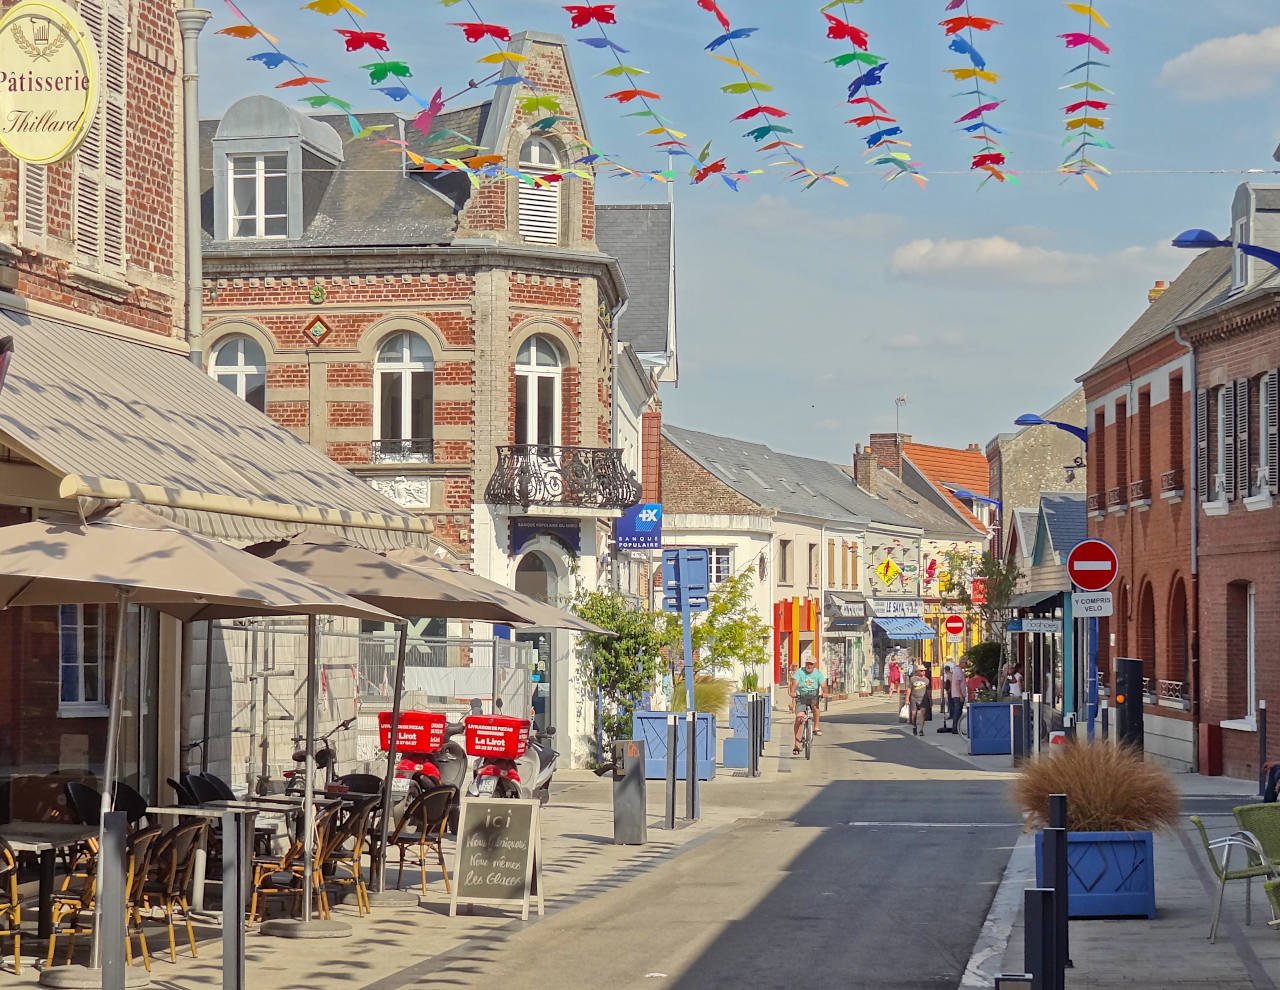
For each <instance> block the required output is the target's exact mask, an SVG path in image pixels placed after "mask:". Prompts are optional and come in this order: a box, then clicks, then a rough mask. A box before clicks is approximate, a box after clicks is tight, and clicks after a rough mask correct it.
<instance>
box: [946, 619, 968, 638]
mask: <svg viewBox="0 0 1280 990" xmlns="http://www.w3.org/2000/svg"><path fill="white" fill-rule="evenodd" d="M943 628H944V629H946V630H947V635H948V636H962V635H964V616H963V615H948V616H947V621H946V622H944V623H943Z"/></svg>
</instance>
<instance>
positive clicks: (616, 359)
mask: <svg viewBox="0 0 1280 990" xmlns="http://www.w3.org/2000/svg"><path fill="white" fill-rule="evenodd" d="M627 303H628V300H626V299H624V300H622V302H620V303H618V308H617V309H615V310H614V311H613V312H612V313H611V314H610V316H609V329H610V330H611V331H612V336H613V339H612V342H611V343H610V345H609V347H610V350H611V352H612V355H613V368H612V371H613V374H612V375H611V376H610V380H609V432H610V436H611V437H612V440H613V445H614V446H615V447H617V448H618V449H621V447H622V445H621V443H620V442H619V440H618V423H619V421H620V420H621V417H620V416H619V414H618V400H619V399H620V398H621V396H622V389H621V388H620V387H619V386H618V366H619V364H620V363H621V362H622V335H621V334H620V333H619V332H618V320H619V319H621V317H622V314H623V313H625V312H626V311H627ZM640 443H641V450H640V471H641V479H642V480H643V477H644V449H643V444H644V429H643V427H642V428H641V430H640ZM613 532H614V540H613V553H612V554H610V556H609V571H610V574H609V586H610V587H611V588H612V589H613V590H614V591H621V590H622V562H621V561H620V560H619V559H618V558H619V556H620V554H621V551H620V550H619V549H618V538H617V533H618V527H617V526H616V525H615V526H614V528H613Z"/></svg>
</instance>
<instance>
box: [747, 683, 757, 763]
mask: <svg viewBox="0 0 1280 990" xmlns="http://www.w3.org/2000/svg"><path fill="white" fill-rule="evenodd" d="M747 736H748V739H747V776H748V777H759V776H760V699H759V698H758V697H757V696H756V694H755V693H754V692H752V693H751V694H749V695H747Z"/></svg>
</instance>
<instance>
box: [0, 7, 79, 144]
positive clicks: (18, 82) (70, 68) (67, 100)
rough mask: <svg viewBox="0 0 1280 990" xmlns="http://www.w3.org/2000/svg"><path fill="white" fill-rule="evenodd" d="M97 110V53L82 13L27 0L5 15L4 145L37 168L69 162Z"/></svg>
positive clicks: (0, 42) (0, 40)
mask: <svg viewBox="0 0 1280 990" xmlns="http://www.w3.org/2000/svg"><path fill="white" fill-rule="evenodd" d="M97 112H98V56H97V48H96V45H95V43H94V40H93V36H92V35H91V34H90V33H89V29H88V27H86V26H85V23H84V21H83V20H81V18H80V15H79V14H77V13H76V12H75V11H74V10H72V9H71V8H70V7H67V6H66V5H65V4H62V3H59V2H57V0H24V2H22V3H19V4H17V5H16V6H14V7H12V8H10V10H9V11H8V12H7V13H6V14H5V15H4V17H3V18H0V144H3V145H4V147H5V149H6V150H7V151H9V152H10V153H11V154H13V155H14V156H16V157H17V158H21V159H22V160H23V161H26V162H31V163H33V164H35V165H52V164H55V163H57V162H61V161H65V160H66V159H67V158H69V157H70V156H71V155H72V154H74V153H75V151H76V149H77V148H79V147H80V144H81V142H83V141H84V139H85V136H86V135H87V134H88V132H89V128H90V127H91V126H92V125H93V121H94V117H95V115H96V114H97Z"/></svg>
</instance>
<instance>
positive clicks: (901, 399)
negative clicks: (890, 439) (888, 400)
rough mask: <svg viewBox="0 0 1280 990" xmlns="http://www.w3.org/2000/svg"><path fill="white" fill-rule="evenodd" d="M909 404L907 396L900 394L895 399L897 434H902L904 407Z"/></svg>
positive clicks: (895, 432) (894, 423)
mask: <svg viewBox="0 0 1280 990" xmlns="http://www.w3.org/2000/svg"><path fill="white" fill-rule="evenodd" d="M906 404H907V397H906V396H905V395H899V396H898V397H897V398H895V399H894V400H893V407H894V408H893V432H894V435H895V436H900V435H901V434H902V407H903V406H905V405H906Z"/></svg>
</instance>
